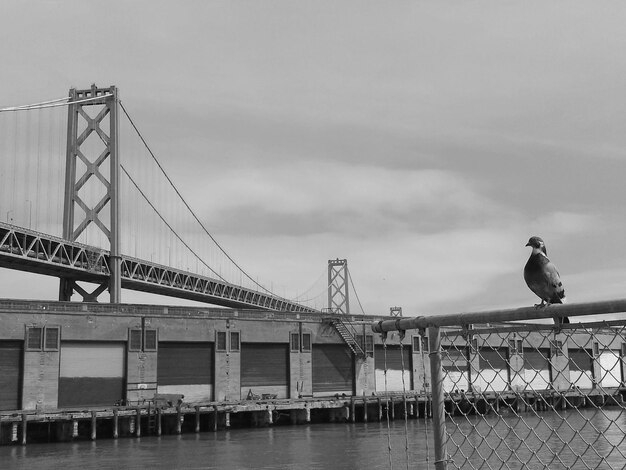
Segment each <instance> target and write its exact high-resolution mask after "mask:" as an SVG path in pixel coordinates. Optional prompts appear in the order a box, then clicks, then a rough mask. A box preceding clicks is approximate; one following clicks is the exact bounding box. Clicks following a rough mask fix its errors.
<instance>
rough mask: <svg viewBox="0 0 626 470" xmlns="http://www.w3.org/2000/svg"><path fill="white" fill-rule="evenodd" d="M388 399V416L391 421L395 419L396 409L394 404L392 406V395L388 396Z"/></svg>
mask: <svg viewBox="0 0 626 470" xmlns="http://www.w3.org/2000/svg"><path fill="white" fill-rule="evenodd" d="M389 401H390V405H389V406H391V410H390V411H391V413H389V417H390V418H391V420H392V421H393V420H395V419H396V409H395V406H393V395H391V396H390V397H389Z"/></svg>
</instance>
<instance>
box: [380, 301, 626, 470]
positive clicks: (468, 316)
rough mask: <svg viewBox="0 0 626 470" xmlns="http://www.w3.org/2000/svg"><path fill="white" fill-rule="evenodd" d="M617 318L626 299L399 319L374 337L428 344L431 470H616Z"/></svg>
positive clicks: (622, 343) (623, 446) (624, 365)
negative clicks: (408, 335)
mask: <svg viewBox="0 0 626 470" xmlns="http://www.w3.org/2000/svg"><path fill="white" fill-rule="evenodd" d="M623 312H626V299H621V300H613V301H602V302H592V303H579V304H568V305H550V306H548V307H544V308H534V307H525V308H518V309H509V310H496V311H487V312H476V313H459V314H452V315H436V316H419V317H415V318H398V319H394V320H383V321H377V322H375V323H373V324H372V330H373V331H374V332H376V333H381V334H383V336H385V335H386V333H387V332H389V331H400V332H401V334H403V332H405V331H407V330H418V336H417V337H416V336H414V339H415V338H418V339H419V343H420V344H424V342H423V341H422V340H421V338H420V336H422V335H423V336H427V337H428V345H429V351H430V353H429V356H430V361H429V363H428V365H429V368H430V383H427V380H428V379H427V375H428V371H426V370H424V372H423V377H424V384H423V388H424V389H425V390H428V391H430V392H431V394H432V406H433V427H432V430H431V432H430V436H429V439H432V440H433V442H434V446H433V447H434V462H435V469H436V470H447V469H449V468H459V469H460V468H463V469H465V468H472V469H493V468H508V469H512V468H515V469H522V468H523V469H535V468H537V469H539V468H541V469H550V470H553V469H613V468H615V469H617V468H620V469H621V468H626V407H625V405H624V398H625V397H626V386H625V380H626V320H625V319H624V316H623V315H618V314H621V313H623ZM589 315H594V316H596V315H597V316H598V317H594V318H593V319H588V318H586V317H587V316H589ZM608 315H610V316H608ZM564 317H569V320H570V322H571V323H562V321H561V319H562V318H564ZM597 318H601V319H603V320H601V321H597ZM529 320H531V321H530V322H528V321H529ZM539 320H548V321H544V322H540V321H539ZM585 320H587V321H585ZM413 334H415V332H413ZM416 342H417V341H416ZM414 366H415V365H414ZM425 367H426V365H424V368H425ZM421 386H422V385H420V384H416V388H418V387H421ZM431 461H432V460H431Z"/></svg>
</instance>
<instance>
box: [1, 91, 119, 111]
mask: <svg viewBox="0 0 626 470" xmlns="http://www.w3.org/2000/svg"><path fill="white" fill-rule="evenodd" d="M111 96H113V95H112V94H111V93H105V94H104V95H102V96H94V97H91V98H85V99H82V100H76V101H69V99H70V98H69V96H67V97H65V98H58V99H56V100H49V101H42V102H41V103H34V104H26V105H22V106H9V107H7V108H0V113H7V112H15V111H29V110H32V109H44V108H56V107H57V106H69V105H70V104H79V103H88V102H90V101H96V100H102V99H105V98H110V97H111Z"/></svg>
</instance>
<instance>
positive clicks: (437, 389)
mask: <svg viewBox="0 0 626 470" xmlns="http://www.w3.org/2000/svg"><path fill="white" fill-rule="evenodd" d="M428 343H429V351H430V378H431V383H432V391H433V428H434V433H435V436H434V440H435V470H447V468H448V453H447V451H446V413H445V409H444V395H443V371H442V368H441V334H440V332H439V327H432V326H431V327H429V328H428Z"/></svg>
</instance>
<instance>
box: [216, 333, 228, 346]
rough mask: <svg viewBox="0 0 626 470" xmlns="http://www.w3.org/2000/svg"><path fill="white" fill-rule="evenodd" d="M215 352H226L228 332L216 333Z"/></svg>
mask: <svg viewBox="0 0 626 470" xmlns="http://www.w3.org/2000/svg"><path fill="white" fill-rule="evenodd" d="M215 343H216V345H215V350H216V351H226V332H225V331H216V332H215Z"/></svg>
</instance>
